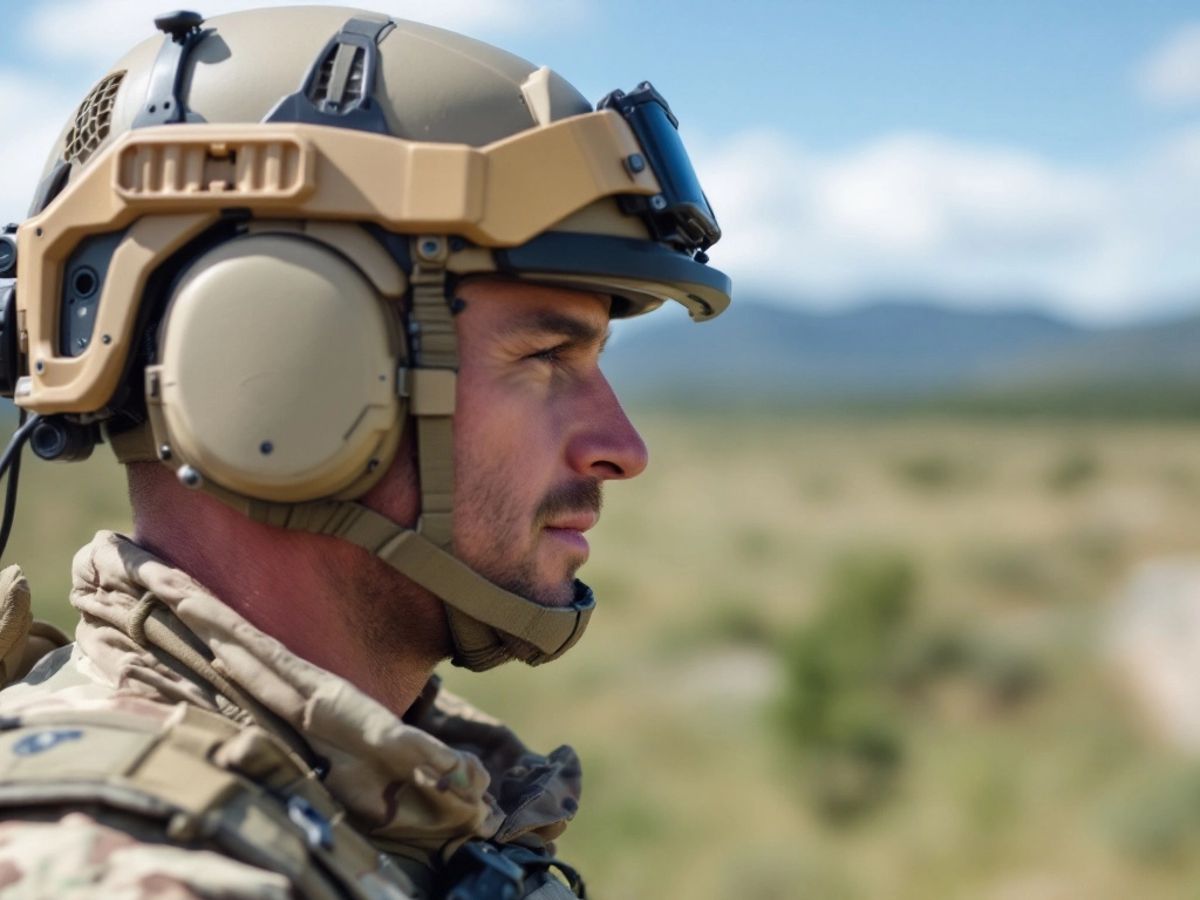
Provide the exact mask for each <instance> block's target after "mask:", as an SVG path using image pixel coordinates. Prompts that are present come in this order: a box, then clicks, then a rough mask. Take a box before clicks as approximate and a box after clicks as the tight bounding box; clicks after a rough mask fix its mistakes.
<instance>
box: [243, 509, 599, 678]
mask: <svg viewBox="0 0 1200 900" xmlns="http://www.w3.org/2000/svg"><path fill="white" fill-rule="evenodd" d="M247 514H248V515H249V517H250V518H251V519H254V520H255V521H259V522H264V523H266V524H269V525H276V526H278V527H281V528H287V529H290V530H293V531H305V532H309V533H311V534H327V535H330V536H332V537H336V538H339V539H341V540H344V541H349V542H350V543H352V544H356V545H357V546H359V547H362V548H364V549H365V550H367V552H369V553H371V554H372V555H373V556H377V557H379V558H380V559H381V560H383V561H384V562H385V563H387V564H388V565H389V566H391V567H392V568H393V569H395V570H396V571H398V572H400V573H401V574H403V575H405V576H407V577H408V578H410V579H412V580H413V581H414V582H415V583H417V584H419V585H420V586H421V587H423V588H425V589H426V590H428V591H430V592H431V593H433V594H434V595H435V596H437V597H438V598H439V599H441V600H442V602H443V603H445V604H446V606H447V610H448V611H449V612H450V613H451V615H452V618H451V634H452V635H453V638H454V645H455V655H454V662H455V664H456V665H460V666H464V667H466V668H468V669H472V670H474V671H477V672H479V671H483V670H484V669H490V668H493V667H494V666H498V665H499V664H500V663H503V662H506V661H507V660H509V659H513V658H516V659H520V660H522V661H523V662H526V663H528V664H529V665H540V664H541V663H544V662H549V661H550V660H552V659H557V658H558V657H559V656H561V655H562V654H563V653H565V652H566V651H567V650H569V649H570V648H571V647H572V646H574V645H575V643H576V642H577V641H578V640H579V638H580V637H581V636H582V635H583V632H584V629H585V628H586V627H587V623H588V620H589V619H590V618H591V615H592V610H593V608H594V607H595V598H594V597H593V595H592V591H591V588H589V587H588V586H587V585H585V584H584V583H583V582H581V581H576V582H575V599H574V601H573V602H572V603H571V605H570V606H565V607H559V606H543V605H542V604H540V603H535V602H534V601H533V600H529V599H527V598H525V597H521V596H519V595H518V594H514V593H512V592H510V591H506V590H504V589H503V588H501V587H499V586H498V585H495V584H493V583H492V582H490V581H488V580H487V579H486V578H484V577H483V576H482V575H480V574H479V573H477V572H476V571H475V570H474V569H472V568H471V567H470V566H468V565H467V564H466V563H464V562H462V560H460V559H458V558H457V557H455V556H453V555H451V554H450V553H449V552H448V551H446V550H444V549H442V548H441V547H439V546H437V544H435V543H433V542H432V541H430V540H429V539H428V538H427V537H425V536H424V535H423V534H421V533H419V532H417V531H414V530H413V529H411V528H405V527H404V526H402V525H397V524H396V523H395V522H393V521H392V520H391V519H389V518H387V517H386V516H384V515H382V514H380V513H377V512H375V511H374V510H373V509H369V508H367V507H365V506H363V505H362V504H360V503H354V502H352V501H319V502H315V503H299V504H275V503H251V504H250V508H249V509H248V510H247ZM456 617H457V618H458V619H459V620H460V622H459V623H456V622H455V618H456ZM463 622H465V623H466V624H468V625H469V626H470V627H467V628H463V627H461V623H463Z"/></svg>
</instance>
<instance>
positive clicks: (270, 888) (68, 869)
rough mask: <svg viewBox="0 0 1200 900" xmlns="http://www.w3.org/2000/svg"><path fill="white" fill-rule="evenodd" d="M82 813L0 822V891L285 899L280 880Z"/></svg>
mask: <svg viewBox="0 0 1200 900" xmlns="http://www.w3.org/2000/svg"><path fill="white" fill-rule="evenodd" d="M137 831H138V829H137V825H136V823H131V824H130V827H129V829H128V830H126V829H125V828H124V827H122V828H118V827H114V825H113V824H106V823H104V822H102V821H100V820H98V819H96V818H93V817H92V816H91V815H89V814H87V813H83V812H69V813H67V814H66V815H64V816H62V818H60V819H58V820H56V821H33V820H29V821H21V820H12V819H4V820H2V821H0V891H5V892H7V891H9V890H14V891H16V893H17V894H19V896H21V897H29V898H43V897H45V898H51V897H54V898H58V897H68V896H72V897H80V896H82V897H93V896H94V897H113V898H128V900H142V898H150V897H155V898H165V897H170V898H180V900H184V898H192V897H197V898H199V897H222V898H225V897H227V898H231V900H240V898H247V900H248V898H276V897H278V898H287V897H291V896H292V893H291V888H290V885H289V882H288V880H287V878H285V877H284V876H283V875H281V874H279V873H276V872H270V871H267V870H265V869H260V868H257V867H254V866H251V865H248V864H246V863H241V862H238V861H237V860H234V859H231V858H229V857H226V856H222V855H220V854H218V853H214V852H211V851H207V850H193V849H188V848H184V847H176V846H170V845H167V844H163V843H160V842H155V841H154V840H152V839H151V838H150V837H149V836H148V835H139V834H138V833H137Z"/></svg>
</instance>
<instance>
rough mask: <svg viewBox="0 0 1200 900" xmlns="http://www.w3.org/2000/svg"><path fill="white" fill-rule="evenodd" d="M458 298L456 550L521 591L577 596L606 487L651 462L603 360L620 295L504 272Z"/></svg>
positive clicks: (547, 599)
mask: <svg viewBox="0 0 1200 900" xmlns="http://www.w3.org/2000/svg"><path fill="white" fill-rule="evenodd" d="M458 296H459V297H460V298H461V299H462V300H463V301H465V306H464V307H463V308H462V310H461V311H460V312H459V314H458V316H457V318H456V324H457V328H458V339H459V358H460V366H459V376H458V394H457V408H456V410H455V416H454V448H455V453H454V470H455V491H454V510H455V513H454V548H455V554H456V555H457V556H459V557H460V558H461V559H462V560H463V561H464V562H466V563H467V564H468V565H470V566H471V567H472V568H474V569H475V570H476V571H477V572H479V573H480V574H481V575H483V576H485V577H486V578H488V579H489V580H491V581H494V582H496V583H497V584H499V585H500V586H502V587H504V588H507V589H508V590H510V591H513V592H514V593H517V594H520V595H522V596H526V597H530V598H531V599H534V600H537V601H538V602H540V603H543V604H546V605H567V604H569V603H570V602H571V600H572V599H573V596H574V589H573V579H574V576H575V571H576V570H577V569H578V568H579V567H580V566H581V565H583V563H584V562H585V561H586V560H587V556H588V544H587V539H586V537H585V536H584V532H586V531H587V530H588V529H589V528H591V527H592V525H594V524H595V522H596V519H597V518H598V516H599V512H600V487H601V484H602V483H603V482H604V481H607V480H608V479H612V478H632V477H633V476H635V475H637V474H639V473H640V472H641V471H642V470H643V469H644V468H645V467H646V461H647V457H646V445H645V444H644V443H643V442H642V439H641V436H640V435H639V434H638V433H637V431H636V430H635V429H634V427H633V425H632V424H630V422H629V419H628V418H626V416H625V413H624V411H623V410H622V409H621V405H620V403H619V402H618V401H617V398H616V396H615V395H614V394H613V391H612V388H611V387H610V386H609V384H608V381H607V380H606V379H605V377H604V375H603V374H602V373H601V371H600V367H599V360H600V353H601V351H602V350H603V348H604V342H605V339H606V337H607V334H608V321H609V317H608V313H609V300H608V298H607V297H604V296H602V295H599V294H592V293H585V292H582V291H574V290H567V289H564V288H552V287H544V286H533V285H529V284H523V283H517V282H502V281H477V282H472V283H468V284H464V285H463V286H462V287H461V289H460V291H459V293H458Z"/></svg>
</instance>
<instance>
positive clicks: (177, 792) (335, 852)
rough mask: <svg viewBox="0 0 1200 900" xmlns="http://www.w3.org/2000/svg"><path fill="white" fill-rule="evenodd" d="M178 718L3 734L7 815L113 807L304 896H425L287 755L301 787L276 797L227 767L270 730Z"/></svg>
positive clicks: (186, 715) (99, 811)
mask: <svg viewBox="0 0 1200 900" xmlns="http://www.w3.org/2000/svg"><path fill="white" fill-rule="evenodd" d="M177 710H178V714H173V715H172V717H171V718H170V719H169V720H168V721H167V722H166V723H165V725H164V726H161V730H159V729H160V725H159V723H157V722H155V721H152V720H147V719H144V718H141V717H136V716H128V715H122V714H120V713H113V712H110V711H104V712H92V713H87V712H81V711H79V710H62V711H56V712H55V713H53V714H51V715H50V716H46V715H44V714H36V713H35V714H33V715H30V716H27V717H23V719H22V720H21V721H20V722H17V723H16V724H15V725H10V726H9V727H8V728H6V729H0V750H7V751H8V752H7V753H3V754H0V811H6V810H7V808H10V807H17V808H21V809H28V808H30V807H54V806H57V807H65V808H72V807H76V808H77V807H79V806H88V807H92V808H94V809H95V814H96V815H97V817H98V818H99V820H100V821H101V822H104V821H105V820H106V817H105V815H104V811H105V810H115V811H119V812H122V813H130V814H133V815H137V816H142V817H144V818H146V819H148V820H151V821H157V822H158V823H160V825H161V827H162V828H163V831H164V833H165V837H166V839H167V841H168V842H169V843H180V844H185V845H189V844H196V843H205V842H208V841H211V842H212V843H213V844H215V845H216V847H217V848H218V849H219V850H220V851H221V852H222V853H224V854H226V855H228V856H230V857H232V858H234V859H237V860H240V861H242V862H245V863H248V864H250V865H252V866H258V867H261V868H265V869H269V870H272V871H275V872H279V873H280V874H283V875H284V876H286V877H287V878H288V879H289V880H290V881H291V882H292V883H293V886H294V887H295V889H296V891H297V893H298V894H299V895H301V896H304V897H313V898H322V900H324V898H329V900H337V898H345V897H351V898H357V900H381V898H385V900H404V898H411V897H412V896H414V893H413V891H414V888H413V884H412V880H411V879H410V878H409V877H408V876H407V875H406V873H405V872H404V871H403V870H402V869H401V868H400V867H399V866H397V865H396V864H395V863H394V862H393V861H392V860H391V859H390V858H389V857H387V856H385V855H383V854H381V853H379V851H378V850H377V849H376V848H375V847H373V846H372V845H371V844H370V843H369V842H368V841H367V840H366V838H364V837H363V836H362V835H361V834H359V833H358V832H357V831H355V830H354V828H353V827H352V826H351V825H350V824H349V823H348V822H347V821H346V819H345V816H344V815H343V814H342V813H341V811H340V808H338V807H337V806H336V804H335V803H334V801H333V800H332V798H330V797H328V795H327V793H324V792H323V789H321V788H319V787H318V786H316V785H315V784H314V783H313V782H312V781H311V779H305V778H303V777H302V776H303V774H304V769H303V767H298V768H297V767H295V761H294V760H291V759H289V757H288V756H287V752H286V750H285V749H284V748H283V747H282V746H279V747H277V748H276V750H277V754H276V756H274V757H272V759H273V761H274V762H275V764H276V768H279V767H280V766H282V767H283V768H284V769H291V770H292V771H294V774H295V776H297V778H296V780H295V781H294V783H293V787H294V788H295V789H294V790H289V791H278V790H275V791H272V790H270V789H269V788H268V786H267V784H266V783H265V782H264V781H261V780H259V778H258V777H255V775H254V774H252V773H246V772H241V771H239V770H238V768H237V766H236V765H234V766H226V765H223V764H222V763H220V762H218V759H219V758H220V757H221V756H222V753H221V749H220V748H223V747H225V746H233V745H234V744H236V743H237V742H238V741H240V740H242V738H244V737H247V736H250V737H256V736H257V738H258V744H257V745H256V746H258V745H266V746H268V747H269V746H273V745H271V737H270V735H269V734H268V733H267V732H265V731H257V730H255V731H254V732H252V733H250V732H247V731H244V730H243V731H239V730H238V729H237V727H236V726H234V725H233V724H232V723H230V722H229V721H228V720H225V719H223V718H222V717H220V716H218V715H216V714H215V713H213V714H210V713H207V712H205V711H204V710H201V709H198V708H196V707H188V706H183V705H181V706H180V707H177ZM242 743H243V744H245V743H246V741H242ZM233 755H234V756H236V755H237V754H236V753H235V754H233ZM260 775H261V773H260ZM284 775H285V776H286V775H287V772H285V773H284ZM306 798H307V799H306ZM313 799H316V800H317V801H318V802H316V803H313V802H310V800H313ZM322 800H323V801H324V802H321V801H322ZM118 827H119V826H118Z"/></svg>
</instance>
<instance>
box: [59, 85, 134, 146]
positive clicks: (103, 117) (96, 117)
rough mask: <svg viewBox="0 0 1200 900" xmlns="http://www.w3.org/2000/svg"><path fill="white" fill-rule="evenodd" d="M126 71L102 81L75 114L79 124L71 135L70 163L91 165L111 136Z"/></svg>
mask: <svg viewBox="0 0 1200 900" xmlns="http://www.w3.org/2000/svg"><path fill="white" fill-rule="evenodd" d="M124 78H125V73H124V72H113V73H112V74H111V75H106V76H104V78H102V79H101V80H100V83H99V84H97V85H96V86H95V87H94V88H92V90H91V92H90V93H89V94H88V95H87V96H86V97H84V98H83V102H82V103H80V104H79V109H78V110H76V112H75V122H74V123H73V124H72V125H71V130H70V131H68V132H67V139H66V146H65V149H64V150H63V158H64V159H65V160H66V161H67V162H69V163H76V164H80V165H82V164H83V163H85V162H87V160H88V157H89V156H91V155H92V154H93V153H94V152H95V150H96V148H97V147H99V146H100V142H101V141H103V140H104V139H105V138H106V137H108V128H109V124H110V123H111V122H112V111H113V103H114V102H116V99H117V88H119V87H120V86H121V81H122V79H124Z"/></svg>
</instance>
